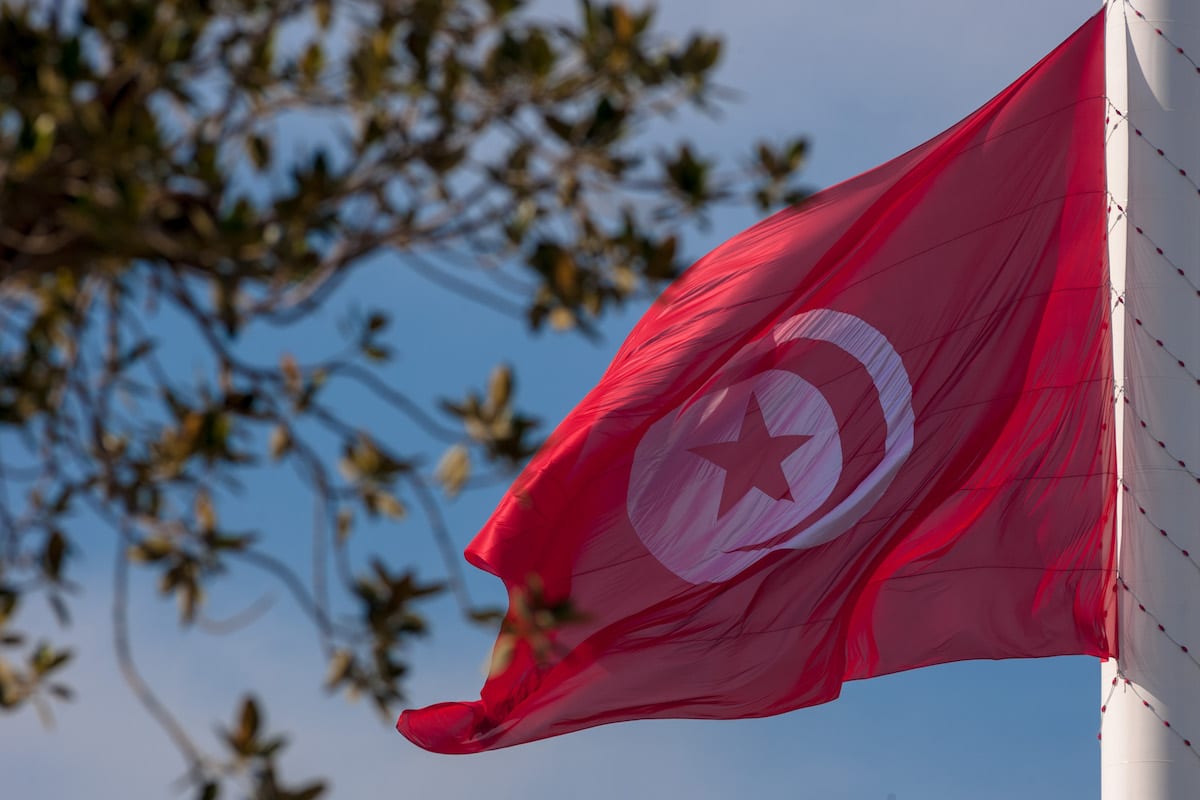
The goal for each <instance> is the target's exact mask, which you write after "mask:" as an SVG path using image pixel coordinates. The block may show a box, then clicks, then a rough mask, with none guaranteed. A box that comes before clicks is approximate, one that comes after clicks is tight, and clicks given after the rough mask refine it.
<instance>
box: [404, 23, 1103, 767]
mask: <svg viewBox="0 0 1200 800" xmlns="http://www.w3.org/2000/svg"><path fill="white" fill-rule="evenodd" d="M1103 95H1104V86H1103V21H1102V18H1101V17H1100V16H1097V17H1096V18H1094V19H1092V20H1091V21H1089V22H1088V23H1086V24H1085V25H1084V26H1083V27H1082V28H1081V29H1080V30H1079V31H1078V32H1076V33H1075V34H1074V35H1073V36H1072V37H1071V38H1070V39H1069V40H1068V41H1067V42H1065V43H1064V44H1063V45H1061V46H1060V47H1059V48H1058V49H1057V50H1055V51H1054V52H1053V53H1051V54H1050V55H1049V56H1047V57H1046V59H1044V60H1043V61H1042V62H1041V63H1040V64H1038V65H1037V66H1036V67H1034V68H1033V69H1032V70H1031V71H1030V72H1028V73H1027V74H1026V75H1025V76H1023V77H1022V78H1021V79H1020V80H1018V81H1017V82H1016V83H1014V84H1013V85H1012V86H1010V87H1009V88H1008V89H1006V90H1004V92H1002V93H1001V94H1000V95H999V96H998V97H996V98H995V99H994V100H992V101H991V102H990V103H988V104H987V105H986V106H984V107H983V108H982V109H980V110H979V111H977V112H976V113H975V114H973V115H971V116H970V117H968V118H967V119H966V120H964V121H963V122H961V123H959V124H958V125H956V126H954V127H953V128H952V129H950V130H949V131H947V132H946V133H944V134H942V135H940V136H938V137H937V138H936V139H934V140H932V141H930V142H928V143H927V144H925V145H922V146H921V147H918V148H916V149H915V150H913V151H911V152H909V153H907V154H905V155H903V156H901V157H899V158H897V159H895V160H893V161H891V162H889V163H887V164H885V165H883V166H881V167H879V168H877V169H875V170H872V171H870V172H868V173H865V174H864V175H861V176H859V177H857V178H854V179H852V180H850V181H847V182H845V183H843V184H841V185H839V186H836V187H834V188H832V189H829V190H828V191H825V192H822V193H820V194H818V195H816V196H815V197H813V198H812V199H811V200H809V201H808V202H806V203H805V204H803V205H802V206H801V207H800V208H798V209H794V210H789V211H784V212H782V213H780V214H777V215H775V216H773V217H771V218H770V219H768V220H766V221H764V222H763V223H761V224H759V225H757V226H755V227H753V228H751V229H750V230H748V231H746V232H744V233H742V234H740V235H739V236H737V237H735V238H733V239H732V240H730V241H729V242H728V243H726V244H725V245H723V246H721V247H719V248H717V249H716V250H715V251H714V252H712V253H711V254H709V255H708V256H706V257H705V258H704V259H702V260H701V261H700V262H698V263H697V264H696V265H694V266H693V267H692V268H691V269H690V270H688V271H687V272H686V273H685V275H684V276H683V277H682V278H681V279H680V280H679V281H678V282H677V283H676V284H675V285H674V286H672V287H671V288H670V290H669V291H668V292H667V293H666V294H665V296H664V297H663V298H662V299H661V301H660V302H658V303H657V304H656V305H655V306H654V307H653V308H652V309H651V310H650V311H649V312H648V313H647V314H646V316H645V317H644V318H643V319H642V320H641V322H640V323H639V324H638V325H637V327H636V328H635V329H634V331H633V332H632V334H630V336H629V339H628V340H627V341H626V342H625V344H624V346H623V347H622V349H621V350H620V352H619V354H618V355H617V357H616V359H615V360H614V362H613V364H612V365H611V367H610V368H609V370H608V371H607V373H606V374H605V375H604V377H603V379H602V380H601V381H600V383H599V385H597V386H596V388H595V389H593V390H592V391H591V393H589V394H588V395H587V397H586V398H585V399H584V400H583V401H582V402H581V403H580V404H579V406H578V407H577V408H576V409H575V410H574V411H573V412H572V413H571V414H570V415H569V416H568V417H567V418H566V419H565V420H564V421H563V423H562V424H561V425H560V426H559V428H558V430H557V431H556V432H555V433H554V435H553V436H552V438H551V441H550V442H549V443H548V444H547V446H546V447H545V448H544V449H543V450H542V452H541V453H540V454H539V455H538V456H537V457H536V458H535V459H534V460H533V462H532V463H531V465H530V466H529V467H528V469H526V470H525V472H524V473H523V474H522V475H521V477H520V478H519V480H518V481H517V482H516V483H515V484H514V486H513V488H512V490H511V491H510V492H509V493H508V495H507V496H506V498H505V499H504V500H503V502H502V503H501V504H500V506H499V508H498V509H497V510H496V512H495V513H494V515H493V516H492V518H491V519H490V520H489V522H488V523H487V525H486V526H485V527H484V529H483V530H482V531H481V532H480V533H479V535H478V536H477V537H476V538H475V540H474V541H473V542H472V543H471V545H470V546H469V547H468V549H467V553H466V555H467V558H468V560H469V561H470V562H471V563H472V564H475V565H476V566H478V567H480V568H482V569H485V570H487V571H489V572H491V573H493V574H495V575H497V576H498V577H500V578H501V579H502V580H503V581H504V583H505V585H506V586H507V587H508V589H509V591H510V596H511V595H513V594H514V593H520V592H523V591H524V588H525V587H527V586H528V585H529V582H530V576H536V577H537V580H538V581H540V582H541V583H542V584H544V587H545V598H546V602H547V603H549V604H553V603H554V602H557V601H558V600H561V599H564V598H570V600H571V601H572V602H573V603H574V604H575V605H576V607H578V608H579V609H580V610H581V611H582V612H583V613H584V614H585V615H586V619H585V620H584V621H582V622H577V623H573V624H570V625H566V626H563V627H561V628H558V629H557V630H556V631H555V632H554V633H553V634H552V638H553V646H552V647H550V648H540V649H537V650H535V649H534V648H531V647H530V646H528V643H527V642H526V643H523V644H522V645H520V646H518V648H517V650H516V653H515V655H514V656H513V658H512V660H511V662H510V663H509V664H508V666H507V668H506V669H504V670H502V671H500V672H498V673H497V674H494V675H492V676H491V677H490V678H488V679H487V681H486V683H485V685H484V687H483V690H482V693H481V699H479V700H477V701H474V702H463V703H443V704H439V705H435V706H432V707H429V708H426V709H421V710H413V711H407V712H405V713H404V714H403V715H402V716H401V718H400V720H399V723H398V725H397V727H398V728H399V730H400V732H401V733H403V734H404V735H405V736H407V737H408V738H409V739H411V740H412V741H413V742H415V743H416V744H418V745H420V746H421V747H425V748H427V749H430V750H435V751H440V752H446V753H466V752H475V751H479V750H487V749H492V748H498V747H505V746H509V745H513V744H518V743H521V742H527V741H530V740H534V739H540V738H544V737H548V736H554V735H557V734H562V733H567V732H570V731H575V730H579V729H581V728H586V727H589V726H593V725H599V724H603V723H608V722H616V721H620V720H630V719H637V718H651V717H690V718H735V717H754V716H763V715H769V714H777V713H780V712H783V711H788V710H791V709H795V708H798V707H801V706H808V705H813V704H816V703H822V702H826V701H828V700H831V699H833V698H835V697H836V696H837V695H838V693H839V692H840V687H841V685H842V682H843V681H846V680H851V679H857V678H868V677H871V676H875V675H881V674H885V673H889V672H895V671H898V670H905V669H911V668H914V667H920V666H924V665H928V664H936V663H943V662H948V661H956V660H962V659H978V658H989V659H997V658H1023V657H1036V656H1052V655H1063V654H1089V655H1094V656H1110V655H1113V651H1114V649H1115V646H1116V645H1115V641H1116V640H1115V635H1114V624H1115V618H1114V611H1113V608H1112V604H1111V597H1112V592H1111V588H1112V583H1113V537H1114V511H1115V477H1114V476H1115V461H1114V444H1113V436H1112V426H1113V407H1112V396H1113V379H1112V369H1111V352H1110V337H1109V334H1108V327H1109V289H1108V278H1107V265H1106V256H1105V242H1104V237H1105V178H1104V154H1103V130H1104V124H1103V118H1104V112H1105V102H1104V96H1103ZM510 615H513V616H512V618H513V619H516V617H517V614H516V611H515V610H512V609H510Z"/></svg>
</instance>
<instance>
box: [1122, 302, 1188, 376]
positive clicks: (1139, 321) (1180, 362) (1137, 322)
mask: <svg viewBox="0 0 1200 800" xmlns="http://www.w3.org/2000/svg"><path fill="white" fill-rule="evenodd" d="M1117 303H1118V304H1119V305H1123V306H1125V312H1126V314H1128V315H1129V317H1130V318H1131V319H1132V320H1133V323H1134V325H1135V326H1136V327H1137V328H1138V329H1140V330H1142V331H1144V332H1145V334H1146V336H1148V337H1149V338H1150V339H1151V340H1152V341H1153V342H1154V344H1155V345H1157V346H1158V348H1159V349H1160V350H1162V351H1163V352H1164V353H1166V354H1167V355H1168V356H1170V357H1171V359H1172V360H1173V361H1174V362H1175V364H1176V365H1177V366H1178V367H1179V368H1180V369H1182V370H1183V371H1184V372H1185V373H1187V375H1188V377H1190V378H1191V379H1192V380H1193V381H1195V384H1196V387H1197V388H1200V375H1197V374H1196V373H1194V372H1192V371H1191V370H1190V369H1189V368H1188V365H1187V362H1186V361H1184V360H1183V359H1182V358H1180V357H1179V356H1178V355H1176V354H1175V353H1174V352H1173V351H1172V350H1171V348H1169V347H1167V345H1166V343H1165V342H1163V340H1162V339H1160V338H1158V337H1157V336H1155V335H1154V334H1153V333H1151V332H1150V330H1149V329H1148V328H1147V327H1146V324H1145V323H1144V322H1142V318H1141V317H1138V316H1135V315H1134V313H1133V310H1132V309H1130V308H1129V303H1127V302H1125V298H1124V297H1118V298H1117Z"/></svg>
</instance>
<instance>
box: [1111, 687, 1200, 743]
mask: <svg viewBox="0 0 1200 800" xmlns="http://www.w3.org/2000/svg"><path fill="white" fill-rule="evenodd" d="M1117 674H1118V675H1119V676H1120V678H1119V680H1120V681H1122V682H1123V684H1124V686H1125V690H1126V691H1128V692H1132V693H1133V696H1134V697H1136V698H1137V699H1138V700H1141V701H1142V707H1143V708H1145V709H1147V710H1148V711H1149V712H1150V713H1151V714H1153V715H1154V716H1156V717H1158V720H1159V721H1160V722H1161V723H1162V724H1163V727H1164V728H1169V729H1170V730H1171V732H1172V733H1174V734H1175V735H1176V736H1177V737H1178V738H1179V741H1181V742H1182V743H1183V746H1184V747H1186V748H1187V749H1188V750H1189V751H1191V753H1192V755H1194V756H1195V757H1196V758H1198V759H1200V750H1197V749H1196V747H1195V746H1194V745H1193V744H1192V740H1191V739H1189V738H1188V737H1187V736H1185V735H1184V734H1183V733H1182V732H1181V731H1180V730H1179V729H1178V728H1176V727H1175V726H1174V725H1172V724H1171V722H1170V720H1168V719H1167V718H1166V717H1164V716H1163V715H1162V714H1160V713H1159V712H1158V709H1157V708H1155V707H1154V704H1153V703H1151V702H1150V701H1149V700H1147V699H1146V697H1145V696H1144V695H1143V694H1142V693H1141V692H1139V691H1138V690H1137V684H1135V683H1133V682H1132V681H1131V680H1129V678H1126V677H1125V675H1124V673H1120V672H1119V673H1117ZM1117 681H1118V678H1113V685H1114V686H1116V684H1117ZM1111 698H1112V695H1111V693H1110V694H1109V699H1111ZM1100 708H1101V711H1100V714H1101V732H1102V733H1103V715H1104V714H1105V712H1106V711H1107V703H1106V704H1105V705H1104V706H1101V707H1100Z"/></svg>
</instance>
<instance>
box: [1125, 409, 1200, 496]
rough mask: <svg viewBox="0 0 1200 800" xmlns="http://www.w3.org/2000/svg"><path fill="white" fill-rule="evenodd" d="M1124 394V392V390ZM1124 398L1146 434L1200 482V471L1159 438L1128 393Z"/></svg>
mask: <svg viewBox="0 0 1200 800" xmlns="http://www.w3.org/2000/svg"><path fill="white" fill-rule="evenodd" d="M1122 394H1124V392H1122ZM1123 400H1124V402H1125V405H1126V406H1128V407H1129V413H1130V414H1132V415H1133V418H1134V419H1135V420H1137V423H1138V426H1139V427H1140V428H1141V429H1142V430H1144V431H1145V432H1146V435H1147V436H1149V437H1150V439H1151V440H1152V441H1153V442H1155V443H1156V444H1157V445H1158V447H1159V449H1161V450H1162V451H1163V452H1164V453H1166V454H1167V455H1168V456H1170V458H1171V460H1172V461H1174V462H1175V463H1176V464H1178V465H1179V466H1180V468H1181V469H1183V471H1184V472H1186V473H1187V474H1188V475H1191V476H1192V477H1193V478H1195V479H1196V483H1197V484H1200V473H1197V472H1195V471H1194V470H1193V469H1192V468H1191V467H1189V466H1188V465H1187V462H1186V461H1184V460H1183V459H1182V458H1180V457H1179V456H1177V455H1176V454H1175V453H1173V452H1172V451H1171V448H1170V447H1169V446H1168V445H1167V443H1166V442H1165V441H1163V440H1162V439H1159V438H1158V437H1157V436H1155V435H1154V433H1153V432H1152V431H1151V430H1150V426H1149V425H1148V424H1147V423H1146V420H1144V419H1142V418H1141V416H1140V415H1139V414H1138V413H1137V409H1136V408H1134V407H1133V404H1132V403H1131V402H1129V396H1128V395H1125V396H1124V397H1123Z"/></svg>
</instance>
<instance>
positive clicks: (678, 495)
mask: <svg viewBox="0 0 1200 800" xmlns="http://www.w3.org/2000/svg"><path fill="white" fill-rule="evenodd" d="M770 335H771V336H772V338H773V340H774V342H775V344H776V346H779V345H782V344H785V343H787V342H790V341H794V340H798V339H810V340H815V341H821V342H827V343H829V344H832V345H834V346H836V347H838V348H840V349H841V350H842V351H844V352H845V353H846V354H847V355H849V356H850V357H851V358H853V359H854V360H856V361H858V362H859V363H860V364H862V366H863V368H864V369H865V370H866V372H867V374H868V375H869V376H870V377H871V380H872V381H873V382H874V384H875V388H876V390H877V391H878V393H879V401H880V405H881V407H882V409H883V415H884V419H885V420H886V422H887V434H886V436H885V439H884V454H883V457H882V458H881V459H880V461H879V463H878V464H877V465H876V466H875V467H874V468H873V469H872V470H871V471H870V472H869V473H868V474H867V475H866V476H865V477H864V478H863V479H862V480H861V481H860V482H859V484H858V485H857V486H855V487H854V488H853V490H852V491H851V492H850V493H849V494H848V495H847V496H846V497H845V498H844V499H843V500H842V501H841V502H840V503H838V504H837V505H836V506H835V507H834V508H832V509H831V510H830V511H829V512H828V513H827V514H825V515H824V516H822V517H820V518H819V519H816V520H814V521H813V522H812V523H811V524H810V525H808V526H806V527H805V528H803V529H802V530H798V531H796V532H795V533H794V535H792V536H790V537H787V538H786V539H784V540H783V541H781V542H776V543H775V544H774V545H772V546H771V547H763V548H761V549H739V548H747V547H750V548H754V547H755V546H756V545H762V544H764V543H766V542H770V541H772V540H774V539H776V538H777V537H779V536H780V535H781V534H783V533H785V532H786V531H788V530H790V529H792V528H794V527H795V526H797V525H799V524H800V523H801V522H803V521H804V519H805V518H807V517H809V516H810V515H811V514H812V513H813V512H814V511H816V510H817V509H819V508H821V506H822V504H823V503H824V502H825V501H826V500H827V499H828V498H829V496H830V494H831V493H832V492H833V490H834V488H835V487H836V486H837V484H838V480H839V479H840V478H841V473H842V446H841V434H840V431H839V430H838V427H837V418H836V416H835V414H834V412H833V410H832V408H831V407H830V405H829V402H828V400H827V399H826V398H825V397H824V396H823V395H822V394H821V392H820V391H819V390H818V389H817V388H816V387H815V386H813V385H812V384H810V383H809V382H807V381H805V380H804V379H803V378H801V377H800V376H799V375H797V374H795V373H793V372H789V371H785V370H766V371H764V372H761V373H758V374H757V375H755V376H753V377H752V378H749V379H747V380H744V381H741V382H739V383H736V384H734V385H732V386H728V387H724V388H721V389H717V390H712V391H709V392H708V393H707V394H705V395H702V396H700V397H694V398H689V400H688V401H687V402H685V403H683V404H682V405H681V406H680V407H679V408H677V409H675V410H674V411H672V412H670V413H668V414H667V415H666V416H665V417H663V418H662V419H660V420H658V421H657V422H655V423H654V424H653V425H651V426H650V428H649V429H648V430H647V431H646V434H645V435H644V436H643V437H642V439H641V441H640V442H639V443H638V446H637V449H636V451H635V453H634V458H633V467H632V469H631V472H630V479H629V493H628V496H627V500H626V508H627V510H628V512H629V519H630V521H631V523H632V524H633V528H634V530H635V531H636V532H637V535H638V537H639V538H640V539H641V540H642V542H643V543H644V544H645V546H646V547H647V548H648V549H649V551H650V552H651V553H652V554H653V555H654V557H655V558H657V559H658V560H659V562H661V563H662V564H663V566H665V567H666V568H667V569H669V570H671V572H673V573H675V574H676V575H678V576H679V577H681V578H683V579H684V580H686V581H688V582H690V583H694V584H700V583H714V582H720V581H726V580H728V579H730V578H732V577H733V576H735V575H737V574H738V573H740V572H742V571H744V570H745V569H747V568H748V567H750V566H751V565H752V564H754V563H755V562H757V561H759V560H760V559H762V558H764V557H765V556H767V555H768V554H769V553H771V552H774V551H776V550H780V549H792V550H799V549H805V548H809V547H815V546H817V545H820V544H824V543H826V542H829V541H831V540H833V539H835V538H837V537H838V536H840V535H842V534H843V533H845V532H847V531H848V530H850V529H851V528H853V527H854V525H855V524H857V523H858V521H859V520H861V519H862V518H863V516H864V515H865V514H866V513H867V512H868V511H869V510H870V509H871V507H872V506H874V505H875V503H876V502H878V500H879V498H880V497H881V496H882V495H883V493H884V492H885V491H887V488H888V486H889V485H890V484H891V482H892V480H893V479H894V478H895V476H896V474H897V473H898V472H899V471H900V468H901V466H902V465H903V464H904V462H905V460H906V459H907V458H908V456H909V454H910V453H911V452H912V446H913V426H914V422H915V418H914V414H913V408H912V385H911V383H910V381H909V377H908V372H907V371H906V369H905V367H904V362H903V360H902V359H901V358H900V355H899V354H898V353H897V352H896V350H895V348H894V347H893V346H892V344H891V342H889V341H888V339H887V337H886V336H884V335H883V334H882V333H880V332H879V331H878V330H876V329H875V328H873V327H872V326H871V325H869V324H867V323H866V322H865V321H863V320H862V319H860V318H858V317H856V316H854V315H852V314H847V313H845V312H841V311H833V310H830V309H817V310H813V311H805V312H802V313H800V314H796V315H795V316H793V317H790V318H789V319H787V320H785V321H783V322H781V323H779V324H778V325H776V326H775V328H774V329H773V330H772V332H771V334H770ZM756 344H757V343H752V344H749V345H747V346H746V347H745V348H743V349H742V350H741V351H739V352H738V353H737V354H735V355H734V356H733V358H732V359H731V360H730V363H736V361H737V359H739V358H740V357H742V356H743V354H745V353H746V352H747V351H748V350H749V349H750V348H751V347H755V346H756ZM751 394H753V396H754V397H755V398H757V400H758V402H759V406H760V408H761V409H762V413H763V418H764V420H765V421H766V424H767V427H768V430H769V431H770V433H771V435H772V436H784V435H806V436H811V437H812V439H811V440H810V441H809V442H808V443H807V444H806V445H805V446H803V447H800V448H798V449H797V450H796V451H795V452H794V453H792V454H791V455H790V456H788V457H787V458H785V459H784V460H783V462H782V464H781V466H782V468H783V472H784V475H785V476H786V478H787V482H788V485H789V487H790V489H791V496H792V497H791V500H786V499H785V500H774V499H772V498H771V497H769V496H767V495H766V494H764V493H763V492H760V491H757V490H751V491H750V492H748V493H747V494H746V495H745V496H744V497H743V498H741V500H739V501H738V502H737V503H736V504H735V505H733V507H732V508H731V509H729V511H728V512H727V513H726V514H724V515H723V516H721V517H719V518H718V513H717V512H718V508H719V504H720V499H721V492H722V485H723V481H724V476H725V473H724V470H722V469H721V468H720V467H717V466H716V465H714V464H712V463H711V462H709V461H707V460H705V459H704V458H702V457H700V456H699V455H697V454H695V453H693V452H691V448H694V447H696V446H697V445H703V444H709V443H712V442H724V441H732V440H735V439H737V438H738V431H739V428H740V426H741V422H742V419H743V417H744V416H745V412H746V407H747V404H748V403H749V400H750V396H751Z"/></svg>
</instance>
